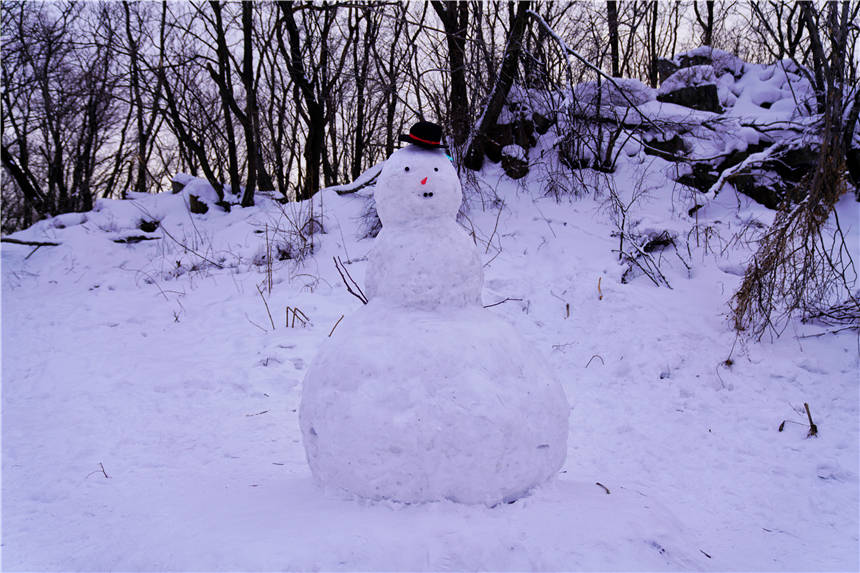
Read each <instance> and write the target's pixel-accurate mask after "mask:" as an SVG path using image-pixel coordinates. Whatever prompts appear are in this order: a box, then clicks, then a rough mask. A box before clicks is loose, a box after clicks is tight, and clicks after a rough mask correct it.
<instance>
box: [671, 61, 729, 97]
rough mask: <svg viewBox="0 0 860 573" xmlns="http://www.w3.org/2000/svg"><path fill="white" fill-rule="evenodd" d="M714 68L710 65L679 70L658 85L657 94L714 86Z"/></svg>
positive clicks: (715, 79) (715, 81)
mask: <svg viewBox="0 0 860 573" xmlns="http://www.w3.org/2000/svg"><path fill="white" fill-rule="evenodd" d="M716 83H717V78H716V76H715V75H714V67H713V66H711V65H710V64H708V65H700V66H690V67H687V68H681V69H680V70H678V71H677V72H675V73H674V74H672V75H671V76H669V77H668V78H666V80H665V81H664V82H663V83H662V84H660V87H659V89H658V90H657V93H658V94H667V93H671V92H674V91H677V90H679V89H681V88H684V87H688V86H701V85H706V84H716Z"/></svg>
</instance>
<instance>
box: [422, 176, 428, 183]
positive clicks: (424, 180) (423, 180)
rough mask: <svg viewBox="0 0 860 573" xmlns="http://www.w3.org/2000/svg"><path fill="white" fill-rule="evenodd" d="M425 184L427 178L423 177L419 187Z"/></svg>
mask: <svg viewBox="0 0 860 573" xmlns="http://www.w3.org/2000/svg"><path fill="white" fill-rule="evenodd" d="M425 183H427V178H426V177H425V178H424V179H422V180H421V185H424V184H425Z"/></svg>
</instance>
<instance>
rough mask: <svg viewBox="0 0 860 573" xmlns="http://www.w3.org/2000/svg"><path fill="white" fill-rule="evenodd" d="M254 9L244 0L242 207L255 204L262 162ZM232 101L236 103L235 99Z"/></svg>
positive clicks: (250, 3) (251, 4)
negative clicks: (245, 172)
mask: <svg viewBox="0 0 860 573" xmlns="http://www.w3.org/2000/svg"><path fill="white" fill-rule="evenodd" d="M253 9H254V5H253V3H252V2H242V39H243V41H242V47H243V50H242V84H243V85H244V87H245V100H246V102H245V105H246V107H247V109H246V113H245V117H244V119H242V118H240V121H241V122H242V127H243V128H244V130H245V146H246V148H247V156H248V179H247V180H246V182H245V192H244V193H243V194H242V207H251V206H252V205H253V204H254V193H255V192H256V190H257V171H258V164H259V162H260V156H259V152H258V151H257V142H258V139H259V137H258V133H259V129H258V126H259V122H260V119H259V117H258V115H257V91H256V88H255V87H254V43H253V35H252V34H253V31H254V18H253V13H252V10H253ZM232 99H233V98H232V93H231V100H232ZM231 103H232V104H234V105H235V100H233V101H231ZM236 107H238V106H236Z"/></svg>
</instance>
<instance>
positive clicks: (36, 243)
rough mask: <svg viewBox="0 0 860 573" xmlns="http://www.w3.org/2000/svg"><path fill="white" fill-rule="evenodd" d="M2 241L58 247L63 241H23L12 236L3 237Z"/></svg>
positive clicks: (29, 245)
mask: <svg viewBox="0 0 860 573" xmlns="http://www.w3.org/2000/svg"><path fill="white" fill-rule="evenodd" d="M0 241H2V242H4V243H12V244H13V245H26V246H28V247H57V246H59V245H61V244H62V243H52V242H50V241H21V240H18V239H13V238H11V237H2V238H0Z"/></svg>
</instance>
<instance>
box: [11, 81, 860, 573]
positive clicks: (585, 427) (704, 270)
mask: <svg viewBox="0 0 860 573" xmlns="http://www.w3.org/2000/svg"><path fill="white" fill-rule="evenodd" d="M736 71H737V70H736ZM766 72H767V70H764V69H763V68H762V69H756V70H753V69H751V68H750V69H746V70H745V71H743V72H742V73H741V72H738V74H739V75H738V77H737V78H735V76H734V75H732V79H733V80H732V82H731V84H730V85H729V83H728V81H729V78H728V77H725V79H722V80H719V78H717V79H718V81H720V82H723V84H720V90H721V91H720V92H719V94H718V95H719V98H720V102H721V105H722V106H725V108H726V109H724V110H721V112H720V113H717V112H707V111H701V110H699V111H690V109H689V108H686V107H682V106H680V105H679V104H677V103H671V102H662V101H660V100H659V99H658V98H657V95H658V94H656V93H651V92H649V91H647V90H640V91H641V93H642V94H643V97H642V101H641V102H639V103H640V104H641V105H639V106H638V107H639V109H641V110H643V111H647V112H649V113H650V115H649V117H650V118H651V119H652V120H660V121H663V122H669V121H670V119H671V118H676V119H677V118H678V117H679V116H683V119H684V121H685V122H688V123H693V124H707V123H708V120H709V118H710V119H714V118H717V117H722V118H725V117H729V118H731V117H732V113H733V112H732V110H735V111H734V118H735V119H733V120H732V119H726V120H721V121H722V123H723V124H725V123H726V122H729V121H735V122H736V123H732V124H730V126H729V127H727V128H725V129H720V130H719V131H718V133H719V134H720V136H719V138H717V137H715V136H714V135H713V133H710V132H708V133H705V132H703V131H700V132H695V130H694V132H691V133H686V134H683V135H679V137H682V139H683V141H685V142H687V143H686V144H685V145H687V146H688V147H689V148H685V149H686V150H687V151H686V152H687V153H692V154H693V155H695V157H698V158H706V157H707V156H709V155H716V154H718V153H726V152H730V151H731V150H732V149H735V150H739V151H743V152H749V155H747V157H746V158H749V157H750V156H751V155H752V154H753V153H764V154H766V153H768V152H767V151H766V150H758V151H756V149H753V150H749V145H750V144H755V143H757V141H756V142H753V141H751V139H752V136H751V135H750V133H751V132H755V133H758V132H757V131H756V130H755V129H754V128H749V129H750V130H751V131H743V130H742V129H741V130H740V131H738V129H736V127H737V126H740V127H743V126H742V125H741V124H742V123H744V121H746V120H745V118H747V117H748V116H747V114H746V112H749V109H750V108H749V107H744V105H746V104H744V103H743V102H749V101H753V100H755V99H756V98H758V97H759V95H761V94H763V93H765V88H766V87H769V88H773V90H776V96H774V98H773V99H772V100H771V101H770V102H769V103H771V104H772V105H770V106H769V110H770V111H769V112H768V113H772V114H784V115H783V116H780V117H782V119H779V118H777V117H774V116H770V117H764V116H762V115H758V116H757V117H758V119H759V120H761V121H767V122H774V121H784V120H785V119H786V118H792V119H795V120H796V119H797V108H796V107H794V108H792V109H788V108H787V107H786V106H784V105H783V104H779V102H784V101H785V99H786V98H787V97H789V96H786V95H785V93H784V92H783V91H780V89H782V88H781V87H780V86H782V85H783V84H780V85H779V86H776V87H774V84H773V83H772V82H776V80H771V79H759V81H753V80H752V77H753V76H752V75H751V74H753V73H756V74H760V76H763V75H764V74H765V73H766ZM770 72H771V77H773V70H772V69H771V70H770ZM730 75H731V74H730ZM720 77H723V76H722V75H721V76H720ZM664 85H665V84H664ZM583 89H585V88H583ZM732 90H734V91H737V94H735V93H734V91H732ZM769 93H771V94H773V92H769ZM720 94H721V95H720ZM729 94H732V95H731V96H729ZM724 96H725V98H728V99H723V97H724ZM777 96H778V97H777ZM792 97H793V96H792ZM732 98H734V101H732V102H731V105H728V101H729V100H731V99H732ZM759 99H760V98H759ZM762 101H764V100H762ZM792 101H794V100H792ZM760 103H761V101H759V102H758V104H760ZM758 104H756V105H758ZM613 105H615V104H613ZM749 105H752V104H749ZM625 106H626V104H625ZM758 107H759V108H761V106H760V105H759V106H758ZM761 109H764V108H761ZM726 110H728V111H726ZM742 110H746V112H745V113H744V114H741V111H742ZM592 111H593V110H592ZM604 112H606V113H611V114H612V115H613V117H614V116H615V115H616V114H617V110H615V111H613V110H602V111H601V110H598V111H597V112H596V113H604ZM756 113H759V112H756ZM760 113H762V114H763V113H765V112H760ZM706 114H709V115H706ZM721 114H723V115H721ZM626 117H627V120H632V115H631V114H627V116H626ZM800 121H802V119H801V120H800ZM677 123H678V122H675V123H674V125H677ZM630 129H631V131H633V132H635V133H639V132H637V129H639V128H634V127H631V128H630ZM702 129H704V128H702ZM667 130H668V128H667ZM640 131H641V130H640ZM711 131H713V130H711ZM789 132H790V133H789ZM793 133H794V132H793V131H791V130H787V131H786V132H774V133H770V135H769V137H770V138H771V139H772V141H771V143H773V144H779V143H780V142H783V141H788V139H789V138H790V137H793V135H792V134H793ZM667 135H671V134H670V133H668V132H667ZM730 136H731V138H730ZM720 138H722V139H720ZM637 139H643V138H642V137H640V135H637V136H636V138H633V137H631V138H630V139H629V140H627V142H626V143H625V144H624V145H623V146H622V147H620V148H619V149H622V150H623V153H621V154H619V156H618V162H617V166H616V169H615V170H614V172H613V173H611V174H606V173H602V172H600V171H596V170H591V169H582V170H579V171H578V173H580V177H581V179H578V180H576V181H573V182H571V181H567V182H566V183H565V182H562V183H565V184H568V185H569V186H570V187H569V188H573V187H576V186H577V185H579V186H580V187H576V188H577V189H579V190H580V193H579V194H578V195H577V194H574V193H572V192H569V193H564V192H556V193H550V194H545V193H544V191H545V190H546V189H547V183H548V181H550V180H551V179H552V178H553V177H556V175H557V174H558V173H559V171H557V170H555V168H554V166H553V165H552V164H550V163H551V162H550V160H549V159H545V158H550V157H557V150H558V149H559V144H560V142H559V140H558V139H557V138H556V136H555V135H554V132H553V131H549V130H548V131H545V132H544V134H540V133H535V134H534V142H533V143H534V145H529V146H528V149H525V148H523V150H524V151H523V152H522V153H523V154H524V155H525V157H527V158H528V163H529V169H528V173H527V174H524V175H523V176H522V178H520V179H517V180H512V179H511V178H510V177H509V176H508V175H506V174H505V172H504V169H503V164H501V163H500V164H495V163H492V162H491V161H488V162H486V164H485V165H484V167H483V169H482V170H481V171H480V172H479V173H478V174H477V175H475V176H474V177H473V178H471V179H470V180H469V181H468V182H467V183H468V184H467V190H468V193H467V197H468V201H467V205H466V206H465V207H464V210H463V216H462V217H461V221H460V222H461V225H462V226H463V227H464V229H465V230H466V231H467V232H468V233H471V234H472V235H473V237H474V239H475V242H476V244H477V245H478V247H479V249H480V251H481V254H482V256H483V259H484V272H485V283H484V292H483V302H484V305H485V306H487V307H488V308H489V310H490V311H491V312H494V313H497V314H498V315H499V316H501V317H503V318H505V319H507V320H508V321H510V322H511V323H512V324H514V325H515V326H516V328H517V329H518V330H519V331H520V332H521V333H522V334H523V335H524V336H525V337H526V338H527V339H528V340H529V341H531V342H532V343H533V344H534V345H535V346H536V347H537V348H538V349H539V351H540V352H542V353H543V354H544V355H545V356H546V357H547V359H548V360H549V362H550V364H551V366H552V367H553V369H554V370H555V372H556V374H557V376H558V377H559V379H560V380H561V382H562V384H563V386H564V389H565V391H566V393H567V395H568V398H569V400H570V401H571V404H572V405H573V411H572V413H571V425H570V435H569V450H568V455H567V461H566V463H565V466H564V468H563V469H562V471H561V472H560V474H559V475H558V476H557V478H556V479H554V480H553V481H551V482H550V483H548V484H546V485H544V486H542V487H539V488H537V489H536V490H534V491H533V492H532V494H531V495H530V496H528V497H526V498H523V499H520V500H518V501H517V502H515V503H513V504H505V505H500V506H496V507H491V508H490V507H484V506H466V505H459V504H455V503H452V502H439V503H430V504H419V505H404V504H397V503H388V502H368V501H362V500H357V499H350V498H346V497H344V496H343V494H341V493H339V492H334V491H323V490H321V489H319V488H317V487H316V486H315V485H314V484H313V481H312V478H311V475H310V471H309V469H308V467H307V465H306V462H305V456H304V450H303V448H302V444H301V434H300V432H299V426H298V419H297V413H296V412H297V408H298V404H299V400H300V397H301V383H302V378H303V376H304V373H305V371H306V369H307V367H308V364H309V363H310V362H311V361H312V360H313V359H314V356H315V354H316V352H317V349H318V348H319V346H320V345H321V344H322V343H323V342H324V340H325V339H326V338H327V337H329V336H331V335H336V333H337V326H338V321H339V320H340V319H341V317H342V316H346V317H348V316H349V315H350V313H352V312H354V311H355V310H356V309H357V308H358V307H359V306H360V305H361V302H359V300H358V299H357V298H355V297H353V296H351V295H350V294H349V292H348V291H347V285H346V284H345V283H344V280H343V277H342V276H341V274H340V273H339V272H338V270H337V269H336V267H335V264H334V262H333V260H332V259H333V258H339V259H340V260H341V261H342V262H343V268H345V269H346V270H347V271H348V273H349V275H350V276H351V277H352V278H353V279H354V280H355V282H356V283H357V284H359V285H363V283H364V271H365V266H366V257H367V253H368V252H369V251H370V250H371V249H372V248H373V244H374V239H373V238H372V233H371V232H370V230H371V229H372V227H373V213H372V194H373V186H372V185H370V186H367V187H364V188H362V189H361V190H359V191H357V192H355V193H344V194H340V193H338V191H340V192H341V193H343V191H344V189H343V188H340V189H326V190H323V191H321V192H320V193H318V194H317V195H316V196H315V197H314V199H313V200H311V201H309V202H304V203H288V204H282V203H280V202H278V201H276V200H275V198H274V197H272V196H268V195H265V194H262V195H258V197H257V205H256V206H255V207H250V208H238V207H233V208H231V209H230V210H229V211H225V210H224V209H222V208H221V207H219V206H217V205H215V202H214V191H213V190H212V189H211V187H208V184H207V183H205V182H203V181H201V180H197V179H194V178H191V177H181V178H179V180H180V182H181V183H182V184H183V185H184V188H183V189H182V190H181V191H180V192H179V193H170V192H165V193H162V194H159V195H142V194H141V195H134V196H133V197H131V198H130V200H126V201H117V200H104V199H103V200H99V201H98V202H97V204H96V207H95V209H94V210H93V211H91V212H87V213H74V214H67V215H62V216H58V217H55V218H52V219H47V220H44V221H40V222H39V223H37V224H35V225H33V226H32V227H30V228H29V229H26V230H24V231H21V232H19V233H16V234H14V235H13V236H12V237H11V238H14V239H17V240H19V241H31V242H33V241H36V242H51V243H57V244H55V245H45V246H41V247H38V248H36V246H35V245H33V246H27V245H21V244H12V243H5V242H4V243H3V245H2V289H3V290H2V293H3V294H2V296H3V298H2V311H3V312H2V384H3V389H2V400H3V403H2V412H3V422H2V424H3V426H2V438H3V443H2V454H3V476H2V477H3V485H2V487H3V550H2V558H3V567H4V569H5V570H45V571H47V570H57V571H58V570H109V569H110V570H218V571H228V570H345V571H356V570H646V571H656V570H716V571H724V570H757V571H758V570H761V571H764V570H772V571H777V570H796V571H831V570H832V571H837V570H856V569H857V567H858V556H857V545H858V527H860V525H858V515H857V510H856V508H857V507H858V503H860V495H858V491H860V490H858V488H860V479H858V464H860V457H858V452H860V427H858V419H860V411H858V407H860V393H858V392H860V389H858V388H860V387H858V384H857V375H858V371H860V358H858V357H859V356H860V345H858V335H857V332H856V330H850V329H849V330H842V331H839V332H833V331H834V330H835V329H833V328H832V327H829V326H827V325H824V324H819V323H815V322H810V323H802V322H800V321H798V320H793V321H792V322H791V323H790V324H789V325H788V327H787V329H786V331H785V332H784V333H783V335H782V336H781V337H778V338H773V339H770V338H765V339H764V340H762V341H761V342H753V341H749V340H745V339H739V338H737V336H736V333H735V332H734V330H733V329H732V328H731V322H730V321H729V319H728V313H729V308H728V301H729V300H730V298H731V296H732V295H733V293H734V292H735V290H736V289H737V287H738V285H739V284H740V281H741V279H742V276H743V273H744V270H745V267H746V264H747V262H748V261H749V259H750V257H751V255H752V254H753V252H754V249H755V246H756V245H755V239H756V237H757V235H756V233H758V232H760V230H761V229H763V228H766V226H768V225H770V224H771V222H772V221H773V217H774V211H773V210H772V209H769V208H768V207H767V206H765V205H762V204H761V203H760V202H757V201H756V200H754V199H752V198H750V196H748V195H747V194H744V193H740V192H738V191H736V190H735V187H733V186H731V185H721V184H719V183H721V182H720V180H719V178H720V177H721V176H723V174H724V173H725V171H726V170H728V169H732V168H733V167H736V166H738V165H741V164H742V163H743V161H744V159H741V160H740V161H739V162H738V163H735V164H734V166H723V171H722V172H719V171H713V172H711V171H707V173H710V175H712V176H714V175H715V176H716V177H717V179H716V180H713V181H712V184H711V185H709V186H708V187H707V189H702V190H696V189H695V188H694V187H691V186H686V185H683V184H682V183H678V182H677V179H679V178H680V176H682V175H684V173H682V172H680V171H679V165H680V166H681V167H680V169H682V170H683V169H685V168H686V167H684V166H686V165H689V163H684V164H678V163H676V162H675V161H674V160H672V158H671V157H666V156H660V155H653V154H649V153H646V149H645V146H644V145H642V144H641V143H637ZM669 139H670V138H669ZM774 142H775V143H774ZM509 145H510V144H509ZM718 145H719V149H715V148H716V147H717V146H718ZM708 146H711V147H710V148H709V147H708ZM772 148H773V145H771V146H770V147H768V149H772ZM516 153H520V152H518V151H517V152H516ZM553 153H555V154H556V155H553ZM672 153H673V154H674V153H675V152H672ZM579 157H580V159H587V156H586V155H582V156H579ZM762 159H764V158H762ZM553 161H554V160H553ZM748 165H749V163H748ZM713 167H714V169H715V170H716V169H717V168H718V167H720V165H714V166H713ZM690 173H692V171H690ZM700 173H705V171H701V170H700ZM371 175H372V173H371V174H369V175H368V178H369V177H370V176H371ZM559 188H564V185H562V186H561V187H559ZM192 196H194V197H195V199H194V200H193V201H192V199H191V197H192ZM198 201H199V202H203V203H205V204H206V205H207V211H206V212H205V213H202V214H199V213H192V212H191V205H192V203H193V202H198ZM618 205H622V206H623V207H624V208H623V210H619V209H618V208H617V206H618ZM836 212H837V213H838V217H839V221H840V224H841V228H842V231H843V232H844V233H845V237H846V244H847V245H848V246H849V248H850V249H851V252H850V254H851V256H852V257H853V258H854V260H860V212H858V203H857V202H856V200H855V197H854V195H853V194H852V193H846V194H845V195H843V196H842V198H841V199H840V202H839V203H838V205H837V208H836ZM621 215H623V220H622V219H621V218H620V216H621ZM624 240H626V241H628V243H627V244H626V245H625V243H623V242H622V241H624ZM631 240H635V241H639V243H637V245H639V246H641V247H643V248H644V246H646V245H650V246H649V249H648V251H647V252H648V255H647V256H644V255H643V256H642V257H641V258H636V260H633V259H631V258H629V257H628V258H622V259H621V260H619V252H618V251H619V250H620V251H624V252H630V249H631V245H630V243H629V241H631ZM291 309H298V312H296V311H295V310H293V311H292V312H291ZM804 404H808V405H809V411H810V413H811V416H812V418H813V420H814V423H815V424H816V427H817V435H816V436H815V437H808V433H809V431H810V424H809V419H808V417H807V411H806V409H805V408H804ZM783 422H784V424H783Z"/></svg>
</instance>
